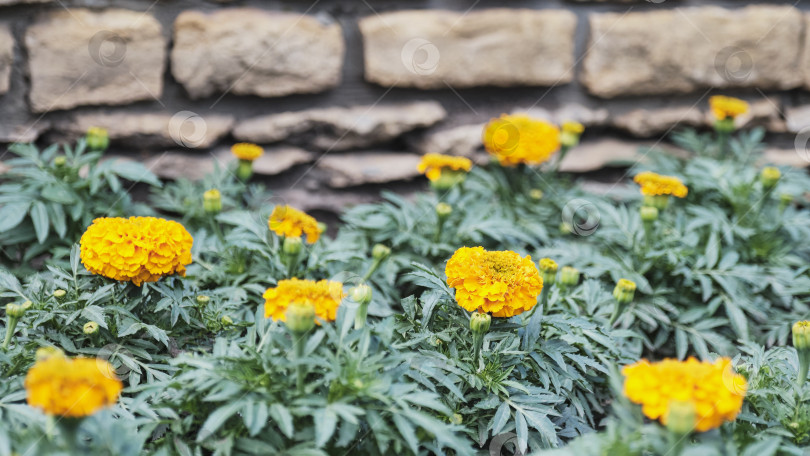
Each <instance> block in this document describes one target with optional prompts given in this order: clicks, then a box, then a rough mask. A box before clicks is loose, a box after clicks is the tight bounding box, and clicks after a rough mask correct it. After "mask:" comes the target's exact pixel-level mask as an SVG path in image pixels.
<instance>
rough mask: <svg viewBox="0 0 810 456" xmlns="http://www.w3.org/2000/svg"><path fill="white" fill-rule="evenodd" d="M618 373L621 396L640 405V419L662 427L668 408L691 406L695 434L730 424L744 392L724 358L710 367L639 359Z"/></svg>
mask: <svg viewBox="0 0 810 456" xmlns="http://www.w3.org/2000/svg"><path fill="white" fill-rule="evenodd" d="M622 373H623V374H624V376H625V382H624V395H625V396H627V398H628V399H630V401H631V402H634V403H636V404H641V405H642V406H643V407H642V411H643V412H644V415H646V416H647V417H648V418H650V419H651V420H659V421H660V422H661V423H662V424H664V425H666V424H667V417H668V416H669V408H670V406H671V404H673V403H674V402H677V403H683V402H691V403H693V404H694V406H695V412H696V417H697V423H696V425H695V430H697V431H699V432H703V431H708V430H710V429H714V428H716V427H718V426H720V425H721V424H723V422H725V421H734V419H735V418H736V417H737V415H738V414H739V413H740V408H741V407H742V403H743V397H744V396H745V391H746V388H747V384H746V381H745V378H743V377H742V376H741V375H739V374H737V373H735V372H734V370H733V369H732V366H731V360H730V359H728V358H719V359H718V360H717V361H715V362H713V363H710V362H700V361H698V360H696V359H695V358H689V359H688V360H686V361H678V360H675V359H665V360H663V361H660V362H657V363H650V362H649V361H647V360H645V359H642V360H641V361H639V362H637V363H635V364H632V365H629V366H625V367H624V369H622Z"/></svg>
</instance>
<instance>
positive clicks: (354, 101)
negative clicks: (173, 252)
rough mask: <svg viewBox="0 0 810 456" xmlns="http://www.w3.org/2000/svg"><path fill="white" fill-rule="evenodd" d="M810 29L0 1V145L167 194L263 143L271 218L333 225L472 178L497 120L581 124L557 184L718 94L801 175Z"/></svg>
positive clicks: (382, 10) (692, 9)
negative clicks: (94, 153)
mask: <svg viewBox="0 0 810 456" xmlns="http://www.w3.org/2000/svg"><path fill="white" fill-rule="evenodd" d="M470 5H472V7H471V6H470ZM808 24H810V5H804V4H802V2H798V3H796V4H795V5H794V2H777V1H770V2H767V1H765V0H761V1H759V2H756V1H743V0H727V1H720V0H716V1H699V0H691V1H690V0H681V1H677V0H647V1H642V0H638V1H628V0H624V1H619V0H616V1H609V0H608V1H604V0H603V1H593V2H583V1H574V0H547V1H544V0H511V1H509V2H502V1H498V0H480V1H475V2H469V1H461V0H398V1H395V0H321V1H315V0H313V1H304V0H283V1H282V0H275V1H270V0H267V1H262V0H243V1H238V0H237V1H228V0H218V1H214V0H211V1H192V0H173V1H163V2H154V1H152V0H119V1H112V0H0V142H2V143H9V142H14V141H26V142H27V141H40V142H43V143H45V142H50V141H60V140H65V139H73V138H76V137H77V136H78V135H81V134H82V133H83V132H84V131H86V129H87V128H88V127H90V126H103V127H106V128H107V129H108V130H109V134H110V137H111V139H112V144H113V146H112V148H111V151H110V152H109V153H110V154H111V155H121V156H126V157H129V158H131V159H134V160H141V161H144V162H146V163H147V164H148V165H149V166H150V167H151V168H152V169H153V171H155V172H156V173H157V174H158V175H160V176H162V177H164V178H177V177H180V176H187V177H190V178H197V177H199V176H201V175H202V174H203V173H204V172H206V171H207V170H210V169H212V168H213V166H214V162H216V161H220V162H226V161H227V160H229V159H230V157H229V153H228V147H229V145H230V144H232V143H233V142H235V141H249V142H256V143H259V144H262V145H263V146H265V147H266V150H267V154H266V155H265V156H264V157H263V158H262V159H261V160H260V161H259V162H258V163H257V164H256V171H257V173H258V174H259V175H260V176H264V180H265V181H266V182H267V183H268V185H270V186H271V187H272V188H274V189H276V190H278V193H279V194H280V195H281V197H282V198H285V199H287V200H288V201H292V202H293V203H295V204H298V205H299V206H301V207H302V208H304V209H308V210H313V209H315V210H317V209H324V210H334V209H335V208H340V207H342V206H344V205H345V204H347V203H349V202H353V201H362V200H367V199H369V198H371V197H372V195H374V194H376V192H377V190H378V189H379V186H382V185H384V186H386V187H387V188H397V189H401V190H409V189H412V188H414V185H411V184H415V185H422V181H421V180H420V179H419V178H418V176H417V175H416V170H415V166H416V162H417V161H418V157H419V155H420V154H422V153H425V152H442V153H452V154H464V155H470V156H473V157H480V152H481V151H480V132H481V126H482V124H483V123H484V122H485V121H486V120H487V119H489V118H490V117H493V116H497V115H499V114H500V113H503V112H517V111H529V112H531V113H533V114H534V115H537V116H540V117H546V118H548V119H550V120H553V121H563V120H568V119H570V120H578V121H580V122H582V123H583V124H585V125H586V127H588V131H587V132H586V135H585V137H584V142H583V144H582V145H581V146H580V147H579V148H577V149H576V150H575V151H573V152H572V153H571V154H570V155H569V156H568V157H567V159H566V162H565V163H564V164H563V170H567V171H571V172H589V171H595V170H599V169H601V168H603V167H605V166H609V165H611V164H614V163H624V164H627V163H628V162H631V161H632V160H635V159H636V158H637V149H638V147H639V146H643V145H651V144H656V143H659V142H660V141H661V138H664V137H665V136H666V135H667V134H668V133H670V132H672V131H673V130H674V129H676V128H677V127H678V126H681V125H688V126H696V127H704V128H705V127H708V126H709V125H710V122H711V120H710V118H709V116H708V113H707V108H706V105H707V100H708V97H709V96H710V95H712V94H715V93H724V94H731V95H735V96H739V97H741V98H745V99H747V100H749V101H750V102H751V103H752V107H753V109H752V112H751V114H750V115H748V116H747V117H746V118H743V119H740V122H741V123H744V124H748V125H761V126H764V127H766V128H767V129H768V131H769V132H770V134H771V137H770V138H769V139H770V140H771V143H772V144H775V147H774V149H772V150H769V151H768V154H769V155H768V157H769V159H771V160H773V161H776V162H780V163H791V164H795V165H800V166H804V165H806V164H807V160H806V158H807V157H808V156H810V155H808V154H807V153H806V152H807V151H806V150H805V149H806V148H805V145H806V143H807V138H810V96H809V95H810V43H808V40H810V34H808V30H807V29H808ZM797 148H798V149H800V150H796V149H797ZM4 149H5V148H4ZM400 182H402V183H403V184H402V185H400ZM407 183H411V184H407ZM375 185H376V187H375Z"/></svg>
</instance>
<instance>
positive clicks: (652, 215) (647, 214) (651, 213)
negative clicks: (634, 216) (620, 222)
mask: <svg viewBox="0 0 810 456" xmlns="http://www.w3.org/2000/svg"><path fill="white" fill-rule="evenodd" d="M639 213H640V214H641V221H642V222H645V223H652V222H654V221H656V220H658V209H656V208H654V207H652V206H641V209H640V210H639Z"/></svg>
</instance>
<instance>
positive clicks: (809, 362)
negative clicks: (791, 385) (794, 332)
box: [796, 353, 810, 389]
mask: <svg viewBox="0 0 810 456" xmlns="http://www.w3.org/2000/svg"><path fill="white" fill-rule="evenodd" d="M808 358H810V357H808V356H806V355H804V354H803V353H799V376H798V378H797V379H796V380H797V382H798V383H799V388H800V389H801V388H802V387H803V386H804V382H805V381H807V372H808V370H810V359H808Z"/></svg>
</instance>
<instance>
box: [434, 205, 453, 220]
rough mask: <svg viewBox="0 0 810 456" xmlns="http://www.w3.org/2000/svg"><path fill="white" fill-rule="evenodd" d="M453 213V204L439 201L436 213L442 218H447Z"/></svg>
mask: <svg viewBox="0 0 810 456" xmlns="http://www.w3.org/2000/svg"><path fill="white" fill-rule="evenodd" d="M452 213H453V206H451V205H449V204H447V203H439V204H437V205H436V214H437V215H438V216H439V217H440V218H445V217H447V216H449V215H450V214H452Z"/></svg>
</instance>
